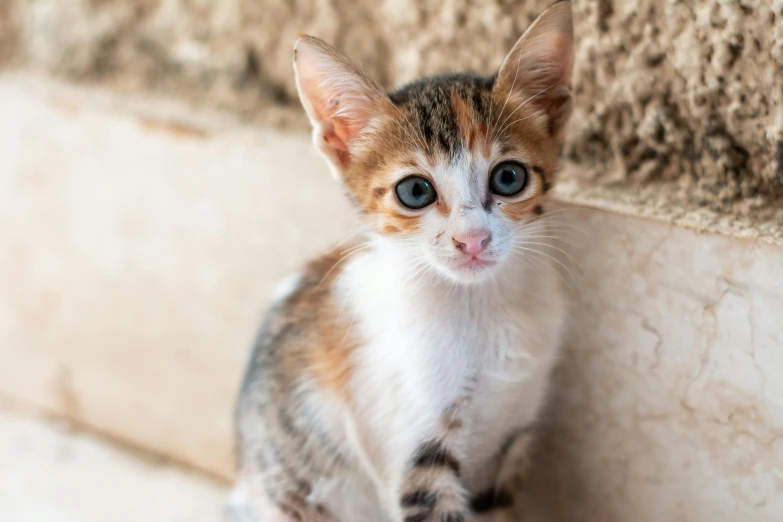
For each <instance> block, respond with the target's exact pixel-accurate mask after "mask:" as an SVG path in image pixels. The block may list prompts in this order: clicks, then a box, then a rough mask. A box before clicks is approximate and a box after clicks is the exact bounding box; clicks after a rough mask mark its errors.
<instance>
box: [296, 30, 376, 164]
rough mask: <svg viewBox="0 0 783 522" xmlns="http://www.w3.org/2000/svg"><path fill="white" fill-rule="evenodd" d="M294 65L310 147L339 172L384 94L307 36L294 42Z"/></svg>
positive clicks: (342, 59)
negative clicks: (310, 135) (310, 128)
mask: <svg viewBox="0 0 783 522" xmlns="http://www.w3.org/2000/svg"><path fill="white" fill-rule="evenodd" d="M294 70H295V72H296V87H297V90H298V91H299V98H300V99H301V101H302V105H303V106H304V109H305V111H306V112H307V116H308V117H309V118H310V122H311V123H312V125H313V134H314V140H315V144H316V147H318V148H319V149H320V150H321V151H322V152H323V153H324V154H325V155H326V157H327V158H328V159H329V161H330V162H331V164H332V167H333V168H334V169H335V171H334V172H335V174H337V175H339V174H341V173H343V172H344V171H345V170H346V169H347V168H348V167H349V166H350V164H351V159H352V155H353V154H354V153H355V150H356V146H357V142H358V141H359V139H360V138H361V136H362V134H363V132H365V131H366V130H367V126H368V124H369V123H370V120H371V119H372V118H373V117H376V116H378V115H379V114H380V111H381V106H382V104H383V103H384V102H386V103H389V101H388V98H387V96H386V94H385V93H384V92H383V91H382V90H381V89H380V88H379V87H378V86H377V85H375V84H374V83H373V82H372V81H371V80H370V79H369V78H367V76H365V74H364V73H362V71H361V70H360V69H359V68H358V67H356V66H355V65H353V63H351V61H350V60H348V58H346V57H345V56H343V55H341V54H340V53H338V52H337V51H336V50H335V49H334V48H332V47H331V46H329V45H328V44H326V43H324V42H323V41H321V40H319V39H318V38H314V37H312V36H302V37H301V38H299V39H298V40H297V41H296V44H294Z"/></svg>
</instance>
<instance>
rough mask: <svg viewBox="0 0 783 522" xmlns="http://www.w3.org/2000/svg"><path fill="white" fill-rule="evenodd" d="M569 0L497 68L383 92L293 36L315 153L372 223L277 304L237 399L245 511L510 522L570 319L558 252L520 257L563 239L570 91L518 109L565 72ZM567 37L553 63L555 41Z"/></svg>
mask: <svg viewBox="0 0 783 522" xmlns="http://www.w3.org/2000/svg"><path fill="white" fill-rule="evenodd" d="M559 5H561V7H554V8H552V9H550V11H548V14H545V15H543V16H542V18H541V19H540V21H539V22H537V23H536V25H534V27H533V28H532V29H531V30H528V33H526V36H527V37H528V38H529V39H530V42H528V43H527V44H525V41H524V39H525V37H523V39H522V40H520V43H518V44H517V46H516V47H515V49H514V51H512V54H511V55H509V58H507V60H506V63H505V64H504V66H503V67H501V71H500V72H499V74H498V76H497V79H495V78H483V77H478V76H469V75H462V76H460V75H457V76H452V77H440V78H435V79H430V80H426V81H423V82H420V83H417V84H413V85H411V86H409V87H407V88H405V89H403V90H401V91H398V92H397V93H393V94H391V95H389V96H386V95H385V94H382V93H380V92H378V91H377V90H376V89H375V88H374V86H373V85H372V84H371V83H369V82H368V81H367V80H366V79H365V78H363V77H362V76H361V75H359V74H358V73H356V71H355V70H354V69H352V68H351V66H350V65H349V64H348V62H347V61H345V60H344V59H342V58H341V57H339V56H337V55H335V54H334V53H333V51H332V50H331V49H329V48H328V47H326V46H325V45H324V44H322V43H320V42H318V41H316V40H314V39H305V44H304V46H303V47H300V46H297V51H298V52H303V53H305V55H304V58H301V57H298V58H297V64H296V65H297V73H298V81H299V86H300V92H301V94H302V98H303V102H304V104H305V107H306V108H307V109H308V114H309V115H310V117H311V119H312V120H313V123H314V126H315V139H316V144H317V145H318V146H319V148H320V149H321V150H322V152H324V154H325V156H326V157H327V158H328V159H329V160H330V162H331V164H332V167H333V171H334V172H335V174H336V175H337V176H338V177H339V178H340V179H342V180H343V182H344V183H346V185H347V186H348V188H349V194H350V196H351V197H352V200H353V201H354V203H355V204H356V205H357V206H358V207H359V210H360V211H361V212H362V213H363V214H364V215H365V217H366V220H367V221H368V222H369V223H370V225H371V227H370V228H369V229H368V230H367V232H366V234H365V235H364V236H363V237H362V238H361V239H360V242H359V243H358V244H356V245H355V246H352V247H351V248H348V247H347V246H343V247H340V248H338V249H336V250H335V251H333V252H331V253H329V254H327V255H325V256H323V257H322V258H319V259H318V260H316V261H314V262H312V263H310V264H309V265H308V266H307V268H306V269H305V270H304V272H302V273H301V274H299V275H297V276H294V277H292V278H291V279H290V280H288V281H286V282H285V283H283V285H282V287H281V288H280V290H279V292H278V295H277V296H276V301H275V303H274V304H273V306H272V309H271V310H270V312H269V314H268V315H267V318H266V321H265V324H264V327H263V328H262V331H261V333H260V335H259V338H258V342H257V344H256V346H255V349H254V351H253V355H252V358H251V363H250V365H249V368H248V372H247V376H246V380H245V383H244V385H243V388H242V393H241V395H240V399H239V403H238V408H237V425H238V459H239V462H238V485H237V489H236V494H235V502H234V506H233V507H232V510H233V511H232V513H233V516H234V517H235V518H237V519H239V520H248V521H250V520H254V521H257V522H293V521H298V520H306V521H321V520H323V521H330V520H331V521H339V522H376V521H377V522H402V521H406V522H462V521H466V520H473V519H474V517H475V519H476V520H478V519H479V517H486V518H481V519H482V520H485V519H486V520H497V521H499V520H509V521H510V520H513V513H514V511H515V510H516V508H517V507H518V506H516V505H515V503H516V502H515V500H516V499H517V498H518V495H517V494H518V490H519V486H520V482H521V477H522V474H523V472H524V467H525V466H524V461H525V456H526V450H527V446H528V443H529V441H530V439H531V436H532V428H533V426H534V424H535V421H536V419H537V416H538V414H539V410H540V408H541V405H542V403H543V401H544V398H545V395H546V391H547V387H548V381H549V374H550V371H551V369H552V366H553V365H554V363H555V361H556V359H557V353H558V345H559V342H560V335H561V332H562V330H563V321H564V302H563V300H564V298H563V295H562V292H561V289H560V287H559V284H558V274H557V271H556V270H555V268H554V267H553V263H552V260H551V257H550V256H549V254H545V256H547V257H544V256H536V255H528V254H526V252H525V251H530V250H531V249H533V250H536V251H537V252H540V251H541V247H545V246H546V245H547V244H548V243H549V241H550V240H551V237H550V236H549V234H547V233H545V232H543V231H544V230H545V229H544V228H543V222H544V221H545V220H546V216H543V217H542V216H541V206H540V204H541V203H542V201H543V197H544V196H545V193H546V190H547V189H548V187H549V186H550V183H551V179H552V176H553V175H554V172H555V170H556V164H557V150H558V146H559V136H560V132H561V130H562V125H563V123H564V121H565V118H567V114H568V111H567V107H565V108H564V106H563V104H564V103H568V102H567V97H564V96H563V91H562V90H557V89H555V91H554V92H555V93H556V96H554V97H552V96H549V95H547V96H542V98H546V100H545V101H546V104H545V105H541V104H537V103H538V102H535V103H530V107H528V108H527V109H525V110H523V111H522V112H518V110H519V109H521V108H524V105H526V104H528V103H529V102H530V101H531V100H534V99H535V98H536V96H537V95H536V92H539V95H540V93H541V92H546V91H547V90H549V91H552V90H553V87H559V85H557V84H556V83H557V82H556V83H555V84H554V85H550V86H548V87H547V86H544V88H543V90H542V88H541V85H540V84H541V81H543V80H547V81H548V82H549V80H552V79H555V80H556V81H559V82H561V83H564V84H565V83H566V82H567V79H568V77H569V75H570V62H569V61H568V60H570V55H569V54H568V52H567V51H569V50H570V43H571V41H570V40H569V39H568V38H569V36H570V32H569V31H570V24H571V20H570V8H569V7H567V6H566V7H562V4H559ZM541 20H543V21H541ZM536 27H538V29H535V28H536ZM550 37H553V38H554V40H556V41H550V40H552V38H550ZM542 42H543V43H542ZM563 42H565V44H567V46H566V47H567V48H566V49H565V51H566V52H565V53H564V54H563V56H562V57H561V58H563V59H564V60H563V61H564V63H563V64H562V67H560V68H557V67H554V65H557V64H554V65H553V63H549V62H550V61H555V60H556V58H557V57H555V58H552V57H551V56H549V55H547V54H546V51H547V49H548V48H549V47H550V46H554V48H556V49H558V50H559V49H560V48H559V47H558V44H562V43H563ZM535 53H538V54H535ZM550 54H551V53H550ZM533 59H536V60H538V61H535V62H533V63H532V65H531V64H528V63H526V62H525V60H528V61H530V60H533ZM509 63H510V64H511V66H515V67H514V68H511V66H509V65H508V64H509ZM542 64H543V65H546V66H547V67H543V68H542V67H540V66H541V65H542ZM536 66H538V68H539V69H540V70H539V71H538V73H537V74H538V75H541V74H543V75H544V76H545V78H538V76H533V75H531V74H530V73H529V72H528V69H531V68H532V69H534V70H535V69H536ZM549 66H552V67H549ZM520 69H521V70H522V71H523V72H522V74H523V75H525V74H527V75H528V78H527V80H528V81H527V85H526V86H525V87H524V88H522V87H517V73H518V71H519V70H520ZM561 69H562V70H561ZM541 71H543V72H541ZM512 75H513V80H512ZM534 80H535V81H534ZM330 81H333V82H334V83H335V86H334V88H333V89H332V90H330V86H329V82H330ZM351 82H353V83H351ZM324 86H325V87H324ZM531 89H534V92H532V93H531ZM504 99H505V103H504V102H503V100H504ZM564 100H565V101H564ZM501 104H502V105H501ZM506 105H508V109H507V108H506ZM343 111H345V112H343ZM493 112H494V115H493ZM515 112H516V113H517V114H516V116H515V115H514V113H515ZM345 114H348V115H349V116H350V117H349V118H345V119H341V118H342V117H343V116H345ZM519 115H522V117H521V118H518V117H517V116H519ZM508 122H510V123H508ZM506 123H508V125H506ZM523 174H524V179H523ZM395 184H396V185H395ZM520 238H522V239H524V240H525V241H523V242H521V243H520ZM533 245H538V246H536V247H534V246H533ZM555 266H556V265H555ZM503 517H506V518H503Z"/></svg>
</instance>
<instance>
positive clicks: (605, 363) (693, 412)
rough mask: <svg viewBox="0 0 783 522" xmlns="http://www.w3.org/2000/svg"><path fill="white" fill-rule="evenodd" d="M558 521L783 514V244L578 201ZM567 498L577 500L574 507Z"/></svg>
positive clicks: (556, 464) (555, 412)
mask: <svg viewBox="0 0 783 522" xmlns="http://www.w3.org/2000/svg"><path fill="white" fill-rule="evenodd" d="M562 215H563V216H568V218H566V217H563V218H561V220H563V221H564V222H568V223H570V224H571V225H573V226H576V227H578V229H579V232H578V233H576V232H571V233H568V234H567V236H568V237H569V238H570V239H571V241H570V242H572V243H574V245H566V246H565V249H566V250H567V251H568V253H569V255H570V257H571V258H572V259H573V262H572V263H569V268H571V269H572V270H571V272H572V273H573V275H571V276H566V277H567V279H568V280H569V281H570V282H571V283H572V284H571V286H573V288H574V289H575V290H574V291H573V292H572V299H573V301H572V307H571V308H572V310H571V316H572V319H571V325H570V331H569V334H568V341H567V351H566V354H565V356H564V358H563V362H562V367H561V368H560V371H559V373H558V375H557V381H556V382H557V383H556V386H555V392H554V398H553V404H552V408H551V413H550V416H549V418H548V419H547V428H546V432H545V435H544V437H543V440H542V443H541V454H540V455H539V460H538V469H537V475H538V478H537V480H538V481H539V482H538V484H537V489H536V491H537V493H538V496H539V498H543V499H546V500H545V501H543V502H542V504H543V505H545V506H546V507H547V511H550V512H555V513H557V514H558V516H557V517H556V520H563V521H569V522H571V521H583V520H584V521H600V522H614V521H617V522H621V521H630V520H633V521H638V522H646V521H650V522H653V521H655V522H657V521H661V522H663V521H669V522H671V521H683V522H686V521H702V520H704V521H707V520H709V521H712V522H719V521H720V522H723V521H725V522H735V521H739V520H742V521H770V522H772V521H775V520H782V519H783V247H780V246H775V245H768V244H764V243H762V242H759V241H750V240H740V239H737V238H730V237H725V236H720V235H713V234H709V233H697V232H695V231H692V230H687V229H684V228H681V227H677V226H670V225H667V224H665V223H661V222H657V221H650V220H646V219H638V218H633V217H630V216H621V215H618V214H614V213H611V212H605V211H602V210H595V209H578V208H573V207H571V208H570V209H569V210H565V211H564V212H563V214H562ZM566 500H567V501H566Z"/></svg>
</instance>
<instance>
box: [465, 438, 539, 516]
mask: <svg viewBox="0 0 783 522" xmlns="http://www.w3.org/2000/svg"><path fill="white" fill-rule="evenodd" d="M532 440H533V433H532V431H531V430H530V429H525V430H522V431H520V432H518V433H516V434H514V435H513V436H512V437H510V438H509V440H508V442H507V443H506V444H505V445H504V446H503V448H502V449H501V451H500V453H499V454H498V457H497V462H498V473H497V478H496V481H495V484H494V485H493V486H492V487H490V488H489V489H487V490H485V491H483V492H481V493H479V494H477V495H474V496H473V497H472V498H471V501H470V504H471V509H472V511H473V513H475V518H474V521H475V522H515V521H516V520H519V516H520V513H521V506H520V502H521V500H522V499H521V496H522V493H523V489H524V477H525V474H526V473H527V468H528V450H529V448H530V443H531V442H532Z"/></svg>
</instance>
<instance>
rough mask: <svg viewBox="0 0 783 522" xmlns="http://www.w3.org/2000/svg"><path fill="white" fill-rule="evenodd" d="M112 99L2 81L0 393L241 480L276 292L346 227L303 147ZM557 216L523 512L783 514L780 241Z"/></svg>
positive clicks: (579, 515) (694, 516) (767, 517)
mask: <svg viewBox="0 0 783 522" xmlns="http://www.w3.org/2000/svg"><path fill="white" fill-rule="evenodd" d="M104 101H105V100H103V99H102V98H101V97H100V96H98V95H96V94H95V93H93V92H87V93H85V92H82V91H77V92H74V91H72V90H71V89H67V88H63V87H59V86H51V85H45V86H42V85H40V83H36V82H31V81H30V80H29V79H26V78H25V77H18V76H0V114H3V115H4V117H3V118H0V158H2V167H3V168H2V169H0V230H2V234H0V252H2V253H3V255H0V288H1V289H2V291H1V292H0V395H2V396H5V397H6V398H8V399H9V400H10V401H12V402H15V403H19V404H25V405H28V406H32V407H34V408H39V409H43V410H46V411H48V412H52V413H54V414H57V415H62V416H66V417H68V418H70V419H72V420H74V421H76V422H79V423H83V424H85V425H88V426H90V427H91V428H93V429H95V430H98V431H100V432H102V433H105V434H107V435H109V436H111V437H113V438H115V439H118V440H123V441H126V442H130V443H131V444H133V445H135V446H138V447H143V448H147V449H149V450H151V451H153V452H156V453H159V454H163V455H168V456H171V457H173V458H175V459H177V460H179V461H182V462H186V463H188V464H190V465H193V466H196V467H198V468H201V469H204V470H207V471H209V472H211V473H216V474H219V475H223V476H230V474H231V469H232V464H231V428H230V426H231V409H232V404H233V399H234V396H235V393H236V390H237V387H238V383H239V378H240V375H241V372H242V369H243V365H244V362H245V358H246V356H247V346H248V344H249V342H250V340H251V339H252V337H253V335H254V333H255V329H256V327H257V324H258V320H259V317H260V313H261V311H262V310H263V308H264V306H265V304H266V302H267V300H268V299H269V296H270V295H271V293H272V288H273V285H274V283H275V281H276V280H277V279H279V278H280V277H282V276H284V275H285V274H287V273H289V272H290V271H292V270H294V269H295V267H296V266H297V265H298V264H299V263H300V262H301V260H303V259H304V258H306V257H309V256H311V255H313V254H314V253H316V252H318V251H319V250H321V249H322V248H323V247H324V246H325V245H326V244H328V243H330V242H333V241H335V240H338V239H341V238H343V237H345V236H346V235H348V234H349V233H350V232H352V231H353V230H354V227H355V221H354V217H353V214H352V212H351V211H350V210H349V209H348V207H347V205H346V204H345V202H344V199H343V198H342V197H341V195H340V190H339V187H338V186H337V185H336V184H335V183H334V182H333V181H332V180H331V178H330V177H329V175H328V174H327V172H326V170H325V168H324V167H323V164H322V162H321V160H320V159H319V158H318V157H317V155H316V154H315V153H314V152H313V150H312V147H311V145H310V143H309V139H308V138H307V137H306V136H301V135H281V134H275V133H272V132H268V131H263V130H258V129H251V128H246V127H241V126H237V125H228V124H224V123H221V122H218V121H216V120H214V119H212V118H207V117H204V118H202V119H199V118H200V117H199V115H193V114H185V115H182V114H179V113H176V111H173V112H172V113H171V114H169V113H166V115H165V116H163V112H162V111H158V110H157V109H155V110H152V109H150V107H151V106H150V105H148V104H146V103H142V104H141V105H140V106H141V107H142V108H143V109H144V110H140V109H139V105H138V104H137V105H136V106H134V108H132V109H129V108H128V103H130V101H127V100H122V101H121V102H120V103H115V104H107V103H104ZM144 111H147V112H144ZM150 111H151V112H150ZM175 113H176V114H179V115H178V116H177V115H175ZM185 122H187V123H185ZM599 207H600V205H599ZM315 209H318V210H317V212H316V211H315ZM551 219H553V221H558V222H559V223H560V228H559V231H560V232H562V234H563V236H564V243H563V250H564V251H565V252H566V253H567V256H566V257H564V258H563V262H564V264H565V265H566V266H567V267H568V270H564V274H563V277H564V279H565V280H566V282H567V284H568V285H569V286H570V287H571V292H572V294H573V295H572V298H571V301H570V302H571V305H570V311H571V316H572V317H571V322H570V330H569V333H568V343H567V350H566V353H565V354H564V357H563V361H562V367H561V368H560V370H559V372H558V375H557V380H556V385H555V386H554V390H553V400H552V405H551V411H550V412H549V414H548V416H547V418H546V419H545V420H544V422H543V427H544V433H543V436H542V440H541V444H540V445H539V451H538V454H537V457H536V461H535V464H536V465H535V466H534V470H535V472H534V475H533V477H532V478H531V499H530V507H531V511H533V515H538V516H539V518H541V517H543V518H541V519H542V520H547V521H552V522H658V521H660V522H680V521H682V522H701V521H705V522H706V521H709V522H736V521H740V520H741V521H743V522H745V521H751V522H755V521H759V522H762V521H763V522H767V521H769V522H772V521H780V520H783V246H781V245H776V244H772V243H770V242H763V241H754V240H749V239H739V238H736V237H729V236H721V235H713V234H710V233H705V232H700V231H696V230H690V229H686V228H683V227H678V226H672V225H670V224H667V223H666V222H661V221H654V220H650V219H644V218H639V217H634V216H633V215H629V214H628V213H626V214H619V213H615V212H612V211H608V210H606V209H605V208H604V209H601V208H593V209H590V208H578V207H575V206H572V205H568V206H564V207H563V208H562V212H558V213H557V214H552V218H551ZM568 256H570V257H571V259H569V258H568Z"/></svg>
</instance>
